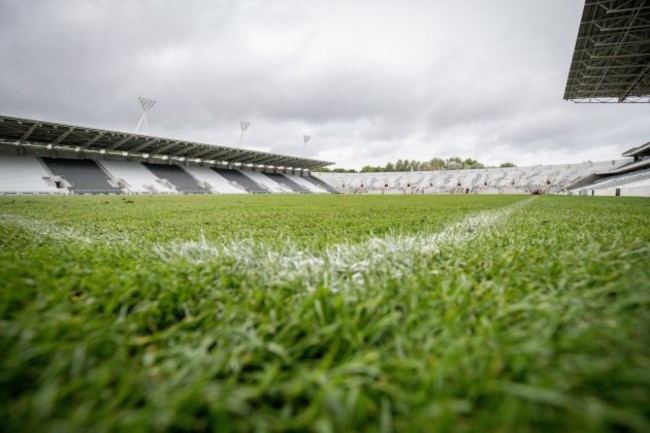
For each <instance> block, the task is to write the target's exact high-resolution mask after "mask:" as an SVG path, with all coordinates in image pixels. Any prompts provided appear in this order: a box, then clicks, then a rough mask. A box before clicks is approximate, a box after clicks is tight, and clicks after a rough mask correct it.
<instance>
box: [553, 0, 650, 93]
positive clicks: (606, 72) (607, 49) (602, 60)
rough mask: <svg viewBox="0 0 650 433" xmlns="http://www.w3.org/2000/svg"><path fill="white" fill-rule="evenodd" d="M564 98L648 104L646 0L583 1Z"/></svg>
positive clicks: (649, 11)
mask: <svg viewBox="0 0 650 433" xmlns="http://www.w3.org/2000/svg"><path fill="white" fill-rule="evenodd" d="M564 99H567V100H572V101H574V102H646V103H647V102H650V0H586V1H585V7H584V10H583V13H582V20H581V22H580V29H579V31H578V38H577V41H576V46H575V51H574V53H573V60H572V61H571V68H570V70H569V77H568V80H567V85H566V89H565V91H564Z"/></svg>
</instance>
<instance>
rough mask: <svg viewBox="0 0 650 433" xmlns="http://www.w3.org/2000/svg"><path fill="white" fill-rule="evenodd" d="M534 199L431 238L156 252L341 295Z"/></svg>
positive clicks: (158, 248) (478, 231) (248, 242)
mask: <svg viewBox="0 0 650 433" xmlns="http://www.w3.org/2000/svg"><path fill="white" fill-rule="evenodd" d="M535 198H536V197H531V198H529V199H526V200H522V201H519V202H517V203H514V204H511V205H508V206H505V207H503V208H498V209H492V210H487V211H480V212H477V213H475V214H471V215H468V216H466V217H465V218H463V219H462V220H460V221H458V222H455V223H452V224H451V225H449V226H448V227H446V228H445V229H443V230H442V231H440V232H438V233H434V234H432V235H421V236H418V235H411V236H387V237H385V238H371V239H368V240H367V241H363V242H360V243H358V244H352V245H350V244H345V243H344V244H337V245H333V246H330V247H327V248H325V250H324V251H322V252H317V253H312V252H310V251H308V250H299V249H298V248H296V247H295V246H293V245H291V244H289V243H287V244H286V245H285V246H283V247H281V248H280V250H279V251H277V250H271V249H268V248H267V244H258V243H255V241H253V240H252V239H245V240H237V241H231V242H228V243H226V244H217V243H212V242H206V241H205V240H204V239H202V240H201V241H199V242H196V241H190V242H180V243H175V242H172V243H171V244H167V245H155V246H154V252H155V253H156V254H157V255H158V256H159V257H160V258H161V259H162V260H165V261H173V260H178V259H179V258H180V259H182V260H187V261H189V262H191V263H194V264H202V263H209V262H215V261H223V262H226V263H228V264H227V266H228V267H229V268H230V269H231V271H233V272H237V273H242V274H249V275H250V274H251V273H254V274H255V275H256V276H259V278H263V279H264V281H266V282H267V285H269V286H272V285H279V284H286V283H291V282H301V283H302V284H304V285H305V286H306V287H307V288H308V289H315V288H316V287H318V286H319V285H325V286H328V287H330V288H331V289H332V290H334V291H339V290H342V289H345V288H350V287H352V286H365V285H367V284H368V283H369V282H371V281H374V280H376V279H377V277H378V276H380V277H382V279H383V278H384V277H387V276H389V277H391V278H401V277H402V276H403V275H404V274H405V273H408V271H410V269H412V267H413V264H414V262H415V261H417V260H422V259H424V258H427V257H429V256H431V255H434V254H437V253H438V251H439V250H440V246H443V245H458V244H462V243H465V242H467V241H468V240H470V239H475V238H478V237H481V236H485V235H487V234H489V233H490V231H491V230H493V229H494V228H495V227H497V226H498V225H499V224H501V223H503V222H504V221H506V220H507V218H508V217H509V216H510V215H511V214H512V213H513V212H515V211H516V210H518V209H520V208H522V207H523V206H526V205H527V204H529V203H530V202H532V201H533V200H535Z"/></svg>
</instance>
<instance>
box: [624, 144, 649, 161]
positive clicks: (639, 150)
mask: <svg viewBox="0 0 650 433" xmlns="http://www.w3.org/2000/svg"><path fill="white" fill-rule="evenodd" d="M622 156H628V157H642V156H650V141H649V142H647V143H646V144H642V145H641V146H637V147H633V148H632V149H628V150H626V151H625V152H623V155H622Z"/></svg>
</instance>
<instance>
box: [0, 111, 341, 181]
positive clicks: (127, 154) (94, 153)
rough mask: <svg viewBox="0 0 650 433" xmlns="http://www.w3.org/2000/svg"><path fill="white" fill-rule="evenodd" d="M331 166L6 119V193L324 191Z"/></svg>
mask: <svg viewBox="0 0 650 433" xmlns="http://www.w3.org/2000/svg"><path fill="white" fill-rule="evenodd" d="M328 164H331V163H330V162H327V161H319V160H314V159H309V158H302V157H293V156H288V155H280V154H273V153H268V152H259V151H252V150H246V149H236V148H230V147H224V146H215V145H209V144H204V143H194V142H189V141H184V140H174V139H169V138H162V137H152V136H147V135H140V134H130V133H125V132H118V131H107V130H100V129H93V128H87V127H82V126H72V125H63V124H57V123H52V122H46V121H41V120H33V119H20V118H15V117H8V116H0V193H2V194H120V193H124V194H179V193H184V194H188V193H189V194H204V193H216V194H235V193H244V194H246V193H269V192H273V193H323V192H326V189H325V188H323V187H322V186H319V181H317V180H313V179H312V180H310V179H309V177H310V170H311V169H314V168H319V167H324V166H326V165H328Z"/></svg>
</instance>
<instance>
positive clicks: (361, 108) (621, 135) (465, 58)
mask: <svg viewBox="0 0 650 433" xmlns="http://www.w3.org/2000/svg"><path fill="white" fill-rule="evenodd" d="M582 4H583V2H582V0H570V1H567V0H549V1H546V2H534V1H520V2H513V1H509V0H494V1H491V2H483V1H479V0H472V1H467V2H448V1H427V0H404V1H400V2H394V1H383V0H376V1H369V0H352V1H343V0H334V1H331V2H302V1H298V0H278V1H273V2H268V1H261V0H244V1H235V0H219V1H193V2H183V1H176V0H166V1H154V0H146V1H138V2H130V1H129V2H127V1H124V2H119V1H118V2H115V1H99V2H88V1H82V0H76V1H75V0H73V1H63V0H52V1H45V0H36V1H29V2H23V1H17V0H0V6H2V9H3V14H2V15H1V16H0V63H1V64H2V65H3V74H2V75H0V112H1V113H3V114H7V115H15V116H24V117H35V118H43V119H51V120H54V121H60V122H66V123H77V124H84V125H89V126H97V127H106V128H115V129H122V130H132V129H133V127H134V126H135V124H136V122H137V120H138V117H139V115H140V112H139V107H138V104H137V99H136V98H137V97H138V96H145V97H149V98H153V99H156V100H158V101H159V102H158V105H156V106H155V107H154V109H153V110H152V112H151V114H150V130H151V132H152V133H154V134H158V135H165V136H170V137H175V138H186V139H192V140H199V141H206V142H211V143H220V144H226V145H237V142H238V139H239V126H238V123H237V122H238V120H240V119H247V120H250V121H252V122H253V127H252V128H251V130H250V131H249V132H248V133H247V135H246V140H245V142H244V145H246V146H251V147H255V148H259V149H262V150H271V151H274V152H286V153H291V154H297V153H299V152H300V151H301V147H302V146H301V138H300V137H301V136H302V134H303V133H310V135H312V136H313V137H314V138H313V140H312V143H311V146H308V147H307V148H306V150H305V154H306V155H308V156H312V157H317V158H325V159H334V160H336V161H337V162H339V163H340V165H342V166H346V167H357V168H358V167H361V166H363V165H366V164H373V165H374V164H383V163H385V162H387V161H389V160H395V159H397V158H409V159H429V158H431V157H433V156H443V157H445V156H451V155H453V154H462V155H461V156H463V157H480V158H483V159H485V160H486V161H487V160H491V161H498V160H511V161H514V162H517V163H519V164H523V163H537V162H563V161H561V160H562V159H567V160H569V159H571V158H575V157H577V155H579V156H582V155H583V154H585V153H588V152H589V151H590V150H592V151H593V152H594V154H595V155H606V154H607V152H611V151H612V150H615V152H619V151H618V149H621V148H622V147H623V146H627V145H628V144H629V145H630V146H629V147H631V146H633V145H638V144H641V143H643V142H646V141H647V140H648V132H649V130H650V128H648V124H649V123H648V122H647V119H648V115H649V114H650V113H649V112H648V109H649V108H648V107H646V106H620V105H607V106H596V105H590V106H577V105H575V104H571V103H568V102H565V101H562V99H561V98H562V93H563V90H564V85H565V82H566V74H567V72H568V66H569V61H570V58H571V54H572V50H573V45H574V43H575V35H576V32H577V28H578V23H579V20H580V15H581V11H582ZM645 105H647V104H645ZM622 150H624V149H621V151H622ZM619 153H620V152H619ZM617 156H618V155H617V154H616V153H615V154H612V155H611V157H612V158H614V157H617ZM558 159H560V160H558Z"/></svg>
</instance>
